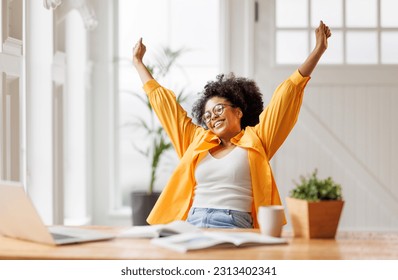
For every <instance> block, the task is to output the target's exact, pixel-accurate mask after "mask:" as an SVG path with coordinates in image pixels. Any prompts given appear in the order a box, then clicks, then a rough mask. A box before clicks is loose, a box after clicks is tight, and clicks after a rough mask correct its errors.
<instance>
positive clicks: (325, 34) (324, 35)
mask: <svg viewBox="0 0 398 280" xmlns="http://www.w3.org/2000/svg"><path fill="white" fill-rule="evenodd" d="M331 35H332V33H331V32H330V29H329V27H328V26H327V25H325V24H324V23H323V21H321V22H320V24H319V26H318V28H317V29H315V36H316V44H315V48H314V50H313V51H312V52H311V53H310V55H309V56H308V57H307V59H306V60H305V61H304V63H303V64H302V65H301V66H300V67H299V68H298V70H299V72H300V73H301V75H303V76H304V77H309V76H311V73H312V71H313V70H314V69H315V67H316V65H317V64H318V61H319V59H320V58H321V56H322V55H323V53H324V52H325V51H326V49H327V48H328V38H329V37H330V36H331Z"/></svg>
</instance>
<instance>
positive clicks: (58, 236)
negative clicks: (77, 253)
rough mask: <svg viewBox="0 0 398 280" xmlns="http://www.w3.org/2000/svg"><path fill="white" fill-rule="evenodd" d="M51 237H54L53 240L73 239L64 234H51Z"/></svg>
mask: <svg viewBox="0 0 398 280" xmlns="http://www.w3.org/2000/svg"><path fill="white" fill-rule="evenodd" d="M51 235H52V236H53V237H54V239H55V240H62V239H68V238H73V236H70V235H64V234H59V233H51Z"/></svg>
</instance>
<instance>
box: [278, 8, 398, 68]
mask: <svg viewBox="0 0 398 280" xmlns="http://www.w3.org/2000/svg"><path fill="white" fill-rule="evenodd" d="M275 8H276V18H275V19H276V20H275V30H276V31H275V43H276V61H275V62H276V64H279V65H281V64H298V63H300V62H302V61H303V60H304V59H305V57H307V55H308V54H309V52H310V51H311V50H312V48H313V46H314V45H315V37H314V36H313V30H314V29H315V28H316V27H317V26H318V25H319V22H320V20H323V21H324V22H325V23H326V24H328V25H329V26H330V28H331V29H332V33H333V35H332V38H331V39H332V40H333V41H334V42H333V44H331V46H330V48H329V49H328V51H327V53H325V55H324V57H323V58H322V61H321V62H320V63H323V64H350V65H352V64H362V65H363V64H366V65H377V64H398V52H397V51H396V50H397V49H398V18H397V17H396V15H395V14H394V11H397V10H398V2H397V1H395V0H276V5H275ZM292 45H294V46H296V47H295V49H294V50H293V51H292V48H291V46H292Z"/></svg>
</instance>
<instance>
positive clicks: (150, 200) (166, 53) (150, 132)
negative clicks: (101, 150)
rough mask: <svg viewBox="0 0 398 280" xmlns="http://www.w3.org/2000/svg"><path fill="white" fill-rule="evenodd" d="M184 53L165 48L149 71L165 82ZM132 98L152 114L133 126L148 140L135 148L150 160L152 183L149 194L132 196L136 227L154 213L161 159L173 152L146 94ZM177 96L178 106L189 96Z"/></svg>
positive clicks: (136, 118)
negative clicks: (151, 212) (167, 153)
mask: <svg viewBox="0 0 398 280" xmlns="http://www.w3.org/2000/svg"><path fill="white" fill-rule="evenodd" d="M183 52H184V50H183V49H178V50H175V51H174V50H171V49H170V48H168V47H166V48H163V49H162V50H161V54H160V55H158V56H157V58H156V60H155V63H154V64H148V65H147V68H148V70H149V71H150V72H151V74H152V75H153V77H154V78H155V79H156V80H158V81H159V80H161V79H163V78H165V77H166V76H167V75H168V73H169V72H170V70H171V69H172V68H173V67H174V66H176V62H177V60H178V58H179V57H180V56H181V55H182V53H183ZM131 94H132V95H133V96H134V97H136V98H137V99H138V100H140V101H141V102H142V104H143V106H144V107H145V108H147V109H148V112H149V116H150V117H149V120H148V119H144V118H142V117H141V116H136V117H135V120H134V121H133V122H132V123H130V125H132V126H133V127H134V128H136V129H143V130H144V132H145V137H147V138H146V139H148V141H146V143H147V144H148V145H147V146H146V147H138V146H136V145H134V144H133V146H134V148H135V149H136V150H137V151H138V152H139V153H141V154H142V155H144V156H145V157H146V158H147V159H148V160H149V165H150V181H149V184H148V189H147V190H146V191H135V190H134V191H132V192H131V207H132V222H133V225H147V222H146V218H147V217H148V215H149V213H150V211H151V210H152V208H153V206H154V204H155V203H156V201H157V199H158V198H159V195H160V192H155V191H154V186H155V182H156V178H157V172H158V169H159V163H160V160H161V158H162V157H163V156H164V155H165V152H166V151H168V150H170V149H172V145H171V143H170V141H169V138H168V136H167V135H166V133H165V131H164V129H163V127H162V126H161V125H160V124H159V123H158V122H156V118H157V117H156V115H155V112H154V111H153V108H152V107H151V104H150V103H149V99H148V97H147V95H145V94H143V93H135V92H131ZM176 95H177V102H179V103H181V102H183V101H185V99H186V98H187V95H186V94H185V93H184V90H181V91H180V92H179V93H178V94H177V93H176Z"/></svg>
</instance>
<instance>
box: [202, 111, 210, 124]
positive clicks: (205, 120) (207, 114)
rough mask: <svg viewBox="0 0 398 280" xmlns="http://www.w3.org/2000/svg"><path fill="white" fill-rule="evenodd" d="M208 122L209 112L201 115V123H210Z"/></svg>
mask: <svg viewBox="0 0 398 280" xmlns="http://www.w3.org/2000/svg"><path fill="white" fill-rule="evenodd" d="M210 120H211V114H210V112H206V113H205V114H204V115H203V121H204V122H205V123H208V122H210Z"/></svg>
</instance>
